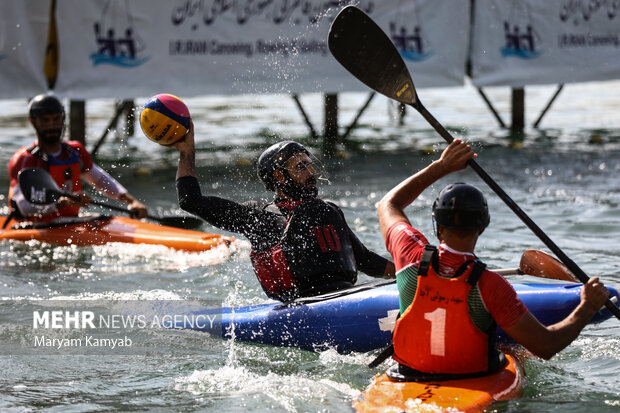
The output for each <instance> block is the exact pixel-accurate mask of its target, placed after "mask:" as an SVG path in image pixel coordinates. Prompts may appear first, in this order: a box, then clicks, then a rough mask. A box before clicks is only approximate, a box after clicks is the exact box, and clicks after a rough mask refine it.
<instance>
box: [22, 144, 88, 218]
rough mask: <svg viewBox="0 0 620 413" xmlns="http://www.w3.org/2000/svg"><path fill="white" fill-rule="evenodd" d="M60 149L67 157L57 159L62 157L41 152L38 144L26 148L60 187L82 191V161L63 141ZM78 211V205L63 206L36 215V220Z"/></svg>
mask: <svg viewBox="0 0 620 413" xmlns="http://www.w3.org/2000/svg"><path fill="white" fill-rule="evenodd" d="M62 151H65V152H67V153H68V154H69V156H68V157H67V159H59V158H62V156H59V157H55V156H50V155H49V154H46V153H44V152H42V151H41V150H40V148H39V146H38V145H33V146H32V147H30V148H28V152H29V153H30V154H31V155H32V156H36V157H38V158H39V159H40V161H41V163H42V165H41V166H42V167H43V168H44V169H46V170H47V171H48V172H49V174H50V175H51V177H52V178H53V179H54V181H55V182H56V184H57V185H58V187H59V188H60V189H62V190H63V191H64V192H69V193H72V194H77V193H80V192H81V191H82V180H81V179H80V173H81V170H82V162H81V161H80V155H79V154H78V152H77V151H76V150H74V149H73V148H72V147H71V146H69V145H67V144H66V143H64V142H63V143H62ZM61 155H62V153H61ZM79 212H80V207H78V206H65V207H62V208H60V209H59V210H58V211H56V212H54V213H52V214H49V215H46V216H43V217H37V219H36V220H43V221H47V220H51V219H54V218H58V217H74V216H77V215H78V214H79Z"/></svg>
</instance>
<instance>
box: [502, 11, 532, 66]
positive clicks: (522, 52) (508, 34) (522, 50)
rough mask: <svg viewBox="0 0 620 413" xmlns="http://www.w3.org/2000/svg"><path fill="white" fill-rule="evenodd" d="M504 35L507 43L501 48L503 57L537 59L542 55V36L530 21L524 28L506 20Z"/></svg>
mask: <svg viewBox="0 0 620 413" xmlns="http://www.w3.org/2000/svg"><path fill="white" fill-rule="evenodd" d="M504 37H505V39H506V43H505V44H504V47H502V48H501V52H502V56H503V57H517V58H520V59H535V58H537V57H538V56H540V50H539V40H540V38H539V36H538V34H537V33H536V31H535V30H534V28H533V27H532V25H531V24H529V23H528V24H527V25H526V26H525V28H524V27H523V26H520V25H518V24H512V25H511V24H510V22H508V21H506V20H504Z"/></svg>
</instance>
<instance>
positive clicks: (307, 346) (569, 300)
mask: <svg viewBox="0 0 620 413" xmlns="http://www.w3.org/2000/svg"><path fill="white" fill-rule="evenodd" d="M513 287H514V288H515V290H516V291H517V294H518V295H519V297H520V298H521V300H522V301H523V302H524V304H525V305H526V306H527V307H528V309H529V310H530V311H531V312H532V314H534V316H535V317H536V318H537V319H538V320H539V321H540V322H541V323H543V324H545V325H550V324H554V323H556V322H558V321H560V320H562V319H563V318H565V317H566V316H567V315H568V314H570V312H571V311H573V309H575V307H576V306H577V305H578V304H579V301H580V290H581V284H574V283H573V284H513ZM609 290H610V293H611V295H612V296H615V297H618V291H616V290H615V289H613V288H609ZM398 308H399V307H398V290H397V287H396V283H395V282H394V281H382V282H379V283H369V284H363V285H360V286H356V287H353V288H350V289H348V290H342V291H337V292H334V293H330V294H325V295H321V296H317V297H309V298H303V299H298V300H296V301H294V302H292V303H290V304H286V305H285V304H282V303H269V304H262V305H253V306H245V307H223V308H222V307H217V308H213V307H211V308H209V307H205V308H204V309H200V310H198V311H192V312H191V313H187V317H185V320H194V319H197V318H199V317H203V318H204V317H209V319H211V320H214V321H213V322H212V323H210V324H209V325H208V326H205V325H204V323H200V324H194V323H192V322H187V321H183V322H177V324H176V325H175V327H176V328H185V329H193V330H200V331H205V332H208V333H210V334H213V335H217V336H221V337H224V338H233V337H234V339H235V340H239V341H245V342H253V343H261V344H269V345H272V346H285V347H296V348H300V349H304V350H310V351H321V350H325V349H328V348H334V349H336V350H337V351H338V352H340V353H348V352H367V351H371V350H375V349H380V348H384V347H386V346H388V345H389V344H390V343H391V339H392V329H393V327H394V323H395V320H396V316H397V315H398ZM611 316H612V314H611V312H610V311H609V310H607V309H604V310H601V311H599V312H598V313H597V314H596V315H595V317H594V318H593V319H592V321H591V322H592V323H599V322H601V321H604V320H606V319H608V318H610V317H611ZM498 339H499V342H501V343H506V344H509V343H511V342H512V340H511V339H510V338H509V337H508V336H507V335H506V334H505V333H504V332H503V331H501V330H499V331H498Z"/></svg>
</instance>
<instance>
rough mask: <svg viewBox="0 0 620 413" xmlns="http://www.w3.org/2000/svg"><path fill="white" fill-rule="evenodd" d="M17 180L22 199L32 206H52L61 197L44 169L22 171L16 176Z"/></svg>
mask: <svg viewBox="0 0 620 413" xmlns="http://www.w3.org/2000/svg"><path fill="white" fill-rule="evenodd" d="M17 179H18V181H19V187H20V189H21V190H22V193H23V194H24V197H25V198H26V200H28V201H29V202H31V203H33V204H40V205H44V204H53V203H54V202H56V201H58V198H60V197H61V196H62V192H61V191H60V188H58V185H56V182H55V181H54V179H53V178H52V177H51V175H50V174H49V173H48V172H47V171H46V170H45V169H41V168H29V169H23V170H21V171H19V174H17Z"/></svg>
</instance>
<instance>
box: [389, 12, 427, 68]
mask: <svg viewBox="0 0 620 413" xmlns="http://www.w3.org/2000/svg"><path fill="white" fill-rule="evenodd" d="M390 37H391V38H392V42H394V45H395V46H396V50H398V53H400V55H401V56H402V57H403V59H406V60H411V61H413V62H422V61H424V60H427V59H428V58H430V57H431V56H432V55H433V52H430V51H428V50H427V49H428V41H427V40H426V39H424V36H423V35H422V29H421V28H420V26H414V27H413V32H412V33H409V31H408V29H407V28H406V27H405V26H400V27H396V23H394V22H390Z"/></svg>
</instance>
